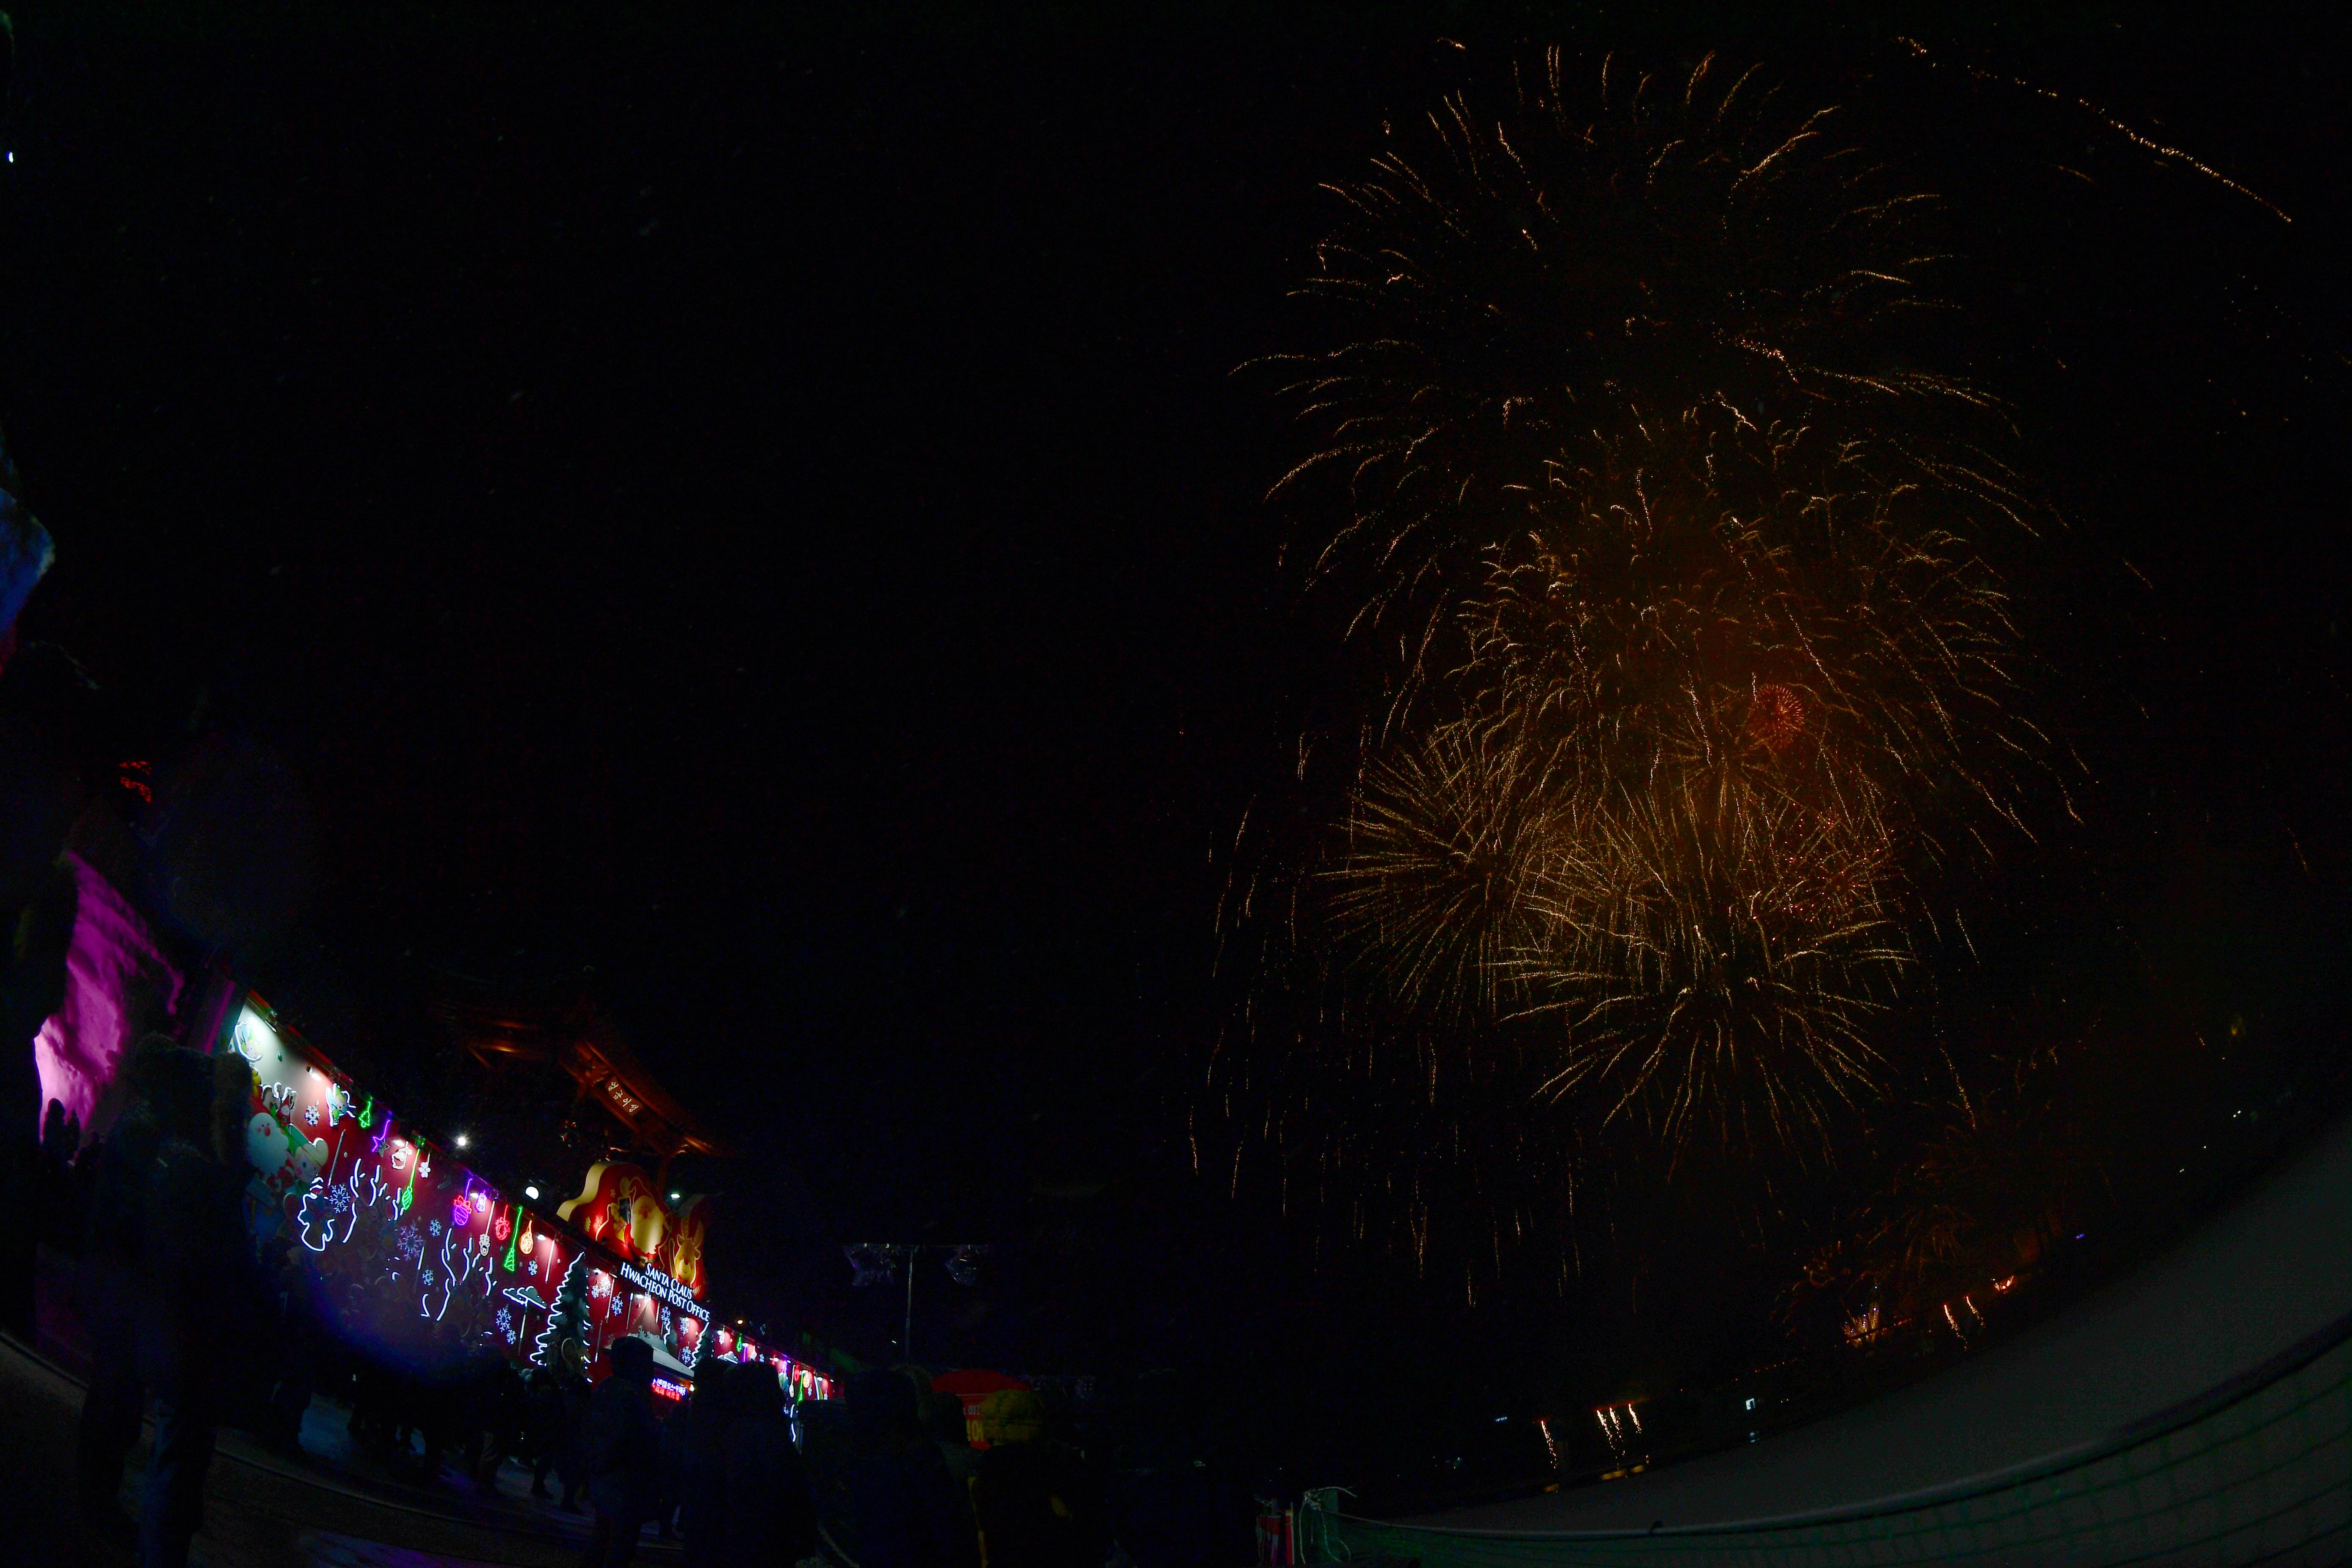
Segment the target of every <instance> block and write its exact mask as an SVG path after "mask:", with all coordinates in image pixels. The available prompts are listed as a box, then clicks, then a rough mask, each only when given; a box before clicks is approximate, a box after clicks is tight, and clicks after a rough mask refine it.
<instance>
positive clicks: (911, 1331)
mask: <svg viewBox="0 0 2352 1568" xmlns="http://www.w3.org/2000/svg"><path fill="white" fill-rule="evenodd" d="M922 1250H923V1249H922V1247H919V1246H917V1247H908V1248H907V1327H906V1331H904V1332H903V1333H901V1334H900V1335H899V1336H898V1352H899V1359H900V1360H902V1361H905V1362H907V1363H909V1364H911V1363H913V1361H914V1359H915V1258H916V1255H917V1254H918V1253H919V1252H921V1251H922Z"/></svg>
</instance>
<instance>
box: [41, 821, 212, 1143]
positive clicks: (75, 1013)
mask: <svg viewBox="0 0 2352 1568" xmlns="http://www.w3.org/2000/svg"><path fill="white" fill-rule="evenodd" d="M67 859H68V860H69V861H70V862H71V863H72V865H73V873H74V882H75V885H76V887H77V889H78V890H79V894H80V902H79V906H78V907H77V908H76V909H75V910H74V933H73V946H72V949H71V950H70V952H68V954H67V957H66V999H65V1004H64V1005H62V1006H61V1007H59V1008H58V1011H57V1013H56V1015H55V1016H53V1017H51V1018H50V1019H49V1021H48V1022H47V1023H46V1024H43V1025H42V1026H41V1032H40V1034H39V1036H38V1037H36V1038H35V1040H34V1042H33V1057H34V1060H35V1061H36V1062H37V1065H38V1066H39V1068H40V1070H41V1110H42V1113H43V1114H44V1115H46V1114H47V1111H48V1105H49V1101H51V1100H56V1101H58V1103H59V1104H61V1105H63V1106H64V1107H65V1108H66V1114H67V1115H68V1116H72V1117H77V1118H79V1120H80V1121H81V1126H82V1133H83V1136H85V1137H87V1136H89V1134H90V1133H92V1132H96V1131H102V1129H101V1128H100V1126H98V1125H97V1118H98V1113H99V1111H100V1109H101V1108H102V1109H103V1110H105V1112H106V1119H107V1120H109V1121H111V1120H112V1119H113V1115H114V1111H115V1108H116V1102H117V1100H118V1099H119V1097H117V1096H111V1095H109V1094H108V1093H107V1092H106V1091H107V1090H108V1089H110V1088H111V1087H112V1085H113V1083H114V1075H115V1072H116V1069H117V1068H119V1067H120V1066H121V1061H122V1054H123V1052H124V1051H126V1050H128V1049H129V1048H130V1047H131V1038H130V1035H131V1028H132V1027H133V1024H132V1021H131V1018H130V1017H129V1016H128V1014H129V1011H130V1007H129V1005H128V997H129V994H130V992H131V986H132V983H133V982H134V981H142V980H143V981H144V982H145V984H146V986H147V988H148V989H150V990H151V991H152V993H153V994H154V996H155V998H156V1000H157V1001H159V1002H160V1003H162V1004H163V1005H164V1006H165V1007H166V1008H171V1007H173V1006H174V1005H177V1003H178V1000H179V995H180V984H181V977H180V972H179V971H178V970H176V969H174V968H173V967H172V965H171V964H170V963H167V962H165V960H164V958H163V951H162V949H161V947H160V946H159V945H158V944H157V942H156V941H155V938H154V936H153V935H152V933H151V932H150V931H148V929H147V922H146V921H142V920H141V919H140V918H139V915H138V913H137V912H136V911H135V910H132V909H131V906H130V905H129V904H128V903H126V902H124V901H123V898H122V895H121V894H120V893H118V892H116V891H115V890H114V887H113V884H111V883H110V882H109V881H108V880H107V879H105V878H104V877H101V876H100V875H99V874H98V873H97V872H96V871H95V870H93V869H91V868H90V866H89V863H88V862H87V861H85V860H83V859H82V858H81V857H80V856H79V855H70V854H69V855H68V856H67Z"/></svg>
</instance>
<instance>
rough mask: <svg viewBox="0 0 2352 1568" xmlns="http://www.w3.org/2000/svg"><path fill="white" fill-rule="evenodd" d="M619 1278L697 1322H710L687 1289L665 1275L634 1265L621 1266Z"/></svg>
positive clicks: (700, 1305)
mask: <svg viewBox="0 0 2352 1568" xmlns="http://www.w3.org/2000/svg"><path fill="white" fill-rule="evenodd" d="M621 1278H622V1279H625V1280H627V1281H628V1282H629V1283H630V1284H632V1285H635V1287H636V1288H637V1289H640V1290H643V1291H644V1292H645V1293H646V1295H648V1296H653V1297H656V1298H657V1299H659V1300H663V1301H667V1302H668V1303H669V1304H670V1305H671V1306H673V1307H675V1308H677V1310H679V1311H681V1312H684V1313H686V1314H687V1315H688V1317H691V1318H693V1319H695V1320H696V1321H698V1322H705V1323H707V1322H709V1321H710V1313H709V1310H708V1309H707V1308H705V1307H704V1306H703V1305H702V1303H701V1302H699V1301H697V1300H695V1299H694V1295H693V1293H692V1292H691V1291H689V1290H688V1289H687V1288H686V1287H685V1286H683V1285H681V1284H679V1283H678V1282H677V1280H675V1279H671V1278H670V1277H669V1276H668V1275H667V1274H656V1273H655V1272H654V1271H653V1270H652V1269H650V1268H639V1267H637V1265H635V1264H634V1263H624V1264H622V1265H621Z"/></svg>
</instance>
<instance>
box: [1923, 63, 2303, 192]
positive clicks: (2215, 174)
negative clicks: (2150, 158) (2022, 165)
mask: <svg viewBox="0 0 2352 1568" xmlns="http://www.w3.org/2000/svg"><path fill="white" fill-rule="evenodd" d="M1901 41H1902V42H1903V43H1904V44H1905V45H1906V46H1907V47H1909V48H1910V50H1911V51H1912V53H1914V54H1915V55H1916V56H1918V57H1919V58H1921V59H1924V60H1927V61H1928V62H1929V63H1930V64H1932V65H1939V66H1940V65H1941V64H1942V63H1943V62H1942V61H1941V60H1939V59H1937V58H1936V57H1935V55H1934V54H1933V53H1931V52H1930V51H1929V49H1928V48H1927V45H1925V44H1923V43H1921V42H1920V41H1919V40H1918V39H1916V38H1905V39H1902V40H1901ZM1967 70H1968V73H1969V76H1970V77H1972V78H1974V79H1976V80H1978V81H1997V82H2000V83H2001V84H2002V85H2003V86H2005V87H2013V88H2015V89H2018V90H2019V91H2020V92H2028V93H2032V95H2033V96H2034V97H2036V98H2041V99H2047V100H2049V101H2050V102H2052V103H2054V104H2057V105H2059V106H2060V107H2062V108H2073V109H2079V110H2082V111H2083V112H2084V113H2085V114H2087V115H2089V116H2090V117H2091V118H2092V119H2094V120H2095V121H2098V122H2099V123H2100V124H2102V125H2104V126H2105V127H2106V128H2107V129H2108V130H2110V131H2112V132H2115V133H2116V135H2118V136H2120V137H2122V138H2123V139H2124V140H2125V141H2126V142H2130V143H2132V145H2134V146H2136V147H2138V148H2141V149H2142V150H2144V151H2146V152H2149V153H2155V154H2156V155H2157V156H2158V157H2159V158H2162V159H2164V160H2166V161H2167V162H2168V163H2179V164H2180V165H2181V166H2182V167H2184V168H2187V169H2192V170H2194V171H2196V172H2197V173H2198V174H2202V175H2204V176H2205V177H2206V178H2207V179H2209V180H2210V181H2212V182H2213V183H2214V184H2218V185H2221V186H2223V187H2225V188H2227V189H2229V190H2232V191H2235V192H2237V193H2238V194H2239V195H2242V196H2243V197H2245V198H2246V199H2247V200H2248V201H2250V202H2252V203H2253V204H2254V205H2256V206H2258V207H2261V208H2262V209H2263V211H2264V212H2267V213H2269V214H2270V215H2271V216H2273V217H2274V218H2276V219H2278V220H2279V222H2281V223H2286V224H2291V223H2293V222H2294V218H2293V217H2291V216H2288V214H2287V211H2286V209H2285V208H2284V207H2282V206H2280V205H2278V204H2277V203H2276V202H2273V201H2272V200H2271V199H2270V198H2269V197H2267V196H2265V195H2263V194H2262V193H2261V192H2260V191H2256V190H2253V189H2251V188H2249V187H2248V186H2245V185H2242V184H2239V183H2238V182H2237V181H2235V180H2233V179H2231V178H2230V176H2229V175H2227V174H2223V173H2221V170H2219V169H2216V168H2214V167H2213V166H2212V165H2211V164H2210V163H2204V162H2202V161H2200V159H2199V158H2198V157H2197V156H2196V155H2195V154H2194V153H2189V152H2188V151H2187V150H2186V149H2184V148H2179V147H2174V146H2169V145H2168V144H2167V143H2165V142H2158V140H2156V139H2155V138H2154V137H2152V136H2149V135H2147V133H2145V132H2139V131H2135V130H2133V129H2132V128H2131V127H2130V126H2128V125H2126V124H2125V123H2124V122H2123V121H2120V120H2117V119H2116V117H2115V116H2114V115H2112V114H2110V113H2108V112H2107V111H2106V110H2104V109H2101V108H2100V107H2099V106H2098V105H2097V104H2095V103H2093V102H2092V101H2091V100H2089V99H2087V98H2076V97H2070V96H2069V95H2067V94H2065V93H2063V92H2057V91H2053V89H2049V88H2046V87H2038V86H2036V85H2035V84H2033V83H2032V82H2030V81H2027V80H2026V79H2024V78H2022V77H2014V76H2005V75H2002V74H2001V73H2000V72H1999V71H1989V70H1982V69H1979V68H1977V67H1975V66H1969V67H1968V68H1967Z"/></svg>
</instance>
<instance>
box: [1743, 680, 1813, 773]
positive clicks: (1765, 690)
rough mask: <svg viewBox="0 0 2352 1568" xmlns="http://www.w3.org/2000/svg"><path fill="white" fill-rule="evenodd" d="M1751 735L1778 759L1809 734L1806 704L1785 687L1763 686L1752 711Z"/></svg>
mask: <svg viewBox="0 0 2352 1568" xmlns="http://www.w3.org/2000/svg"><path fill="white" fill-rule="evenodd" d="M1804 732H1805V702H1804V699H1802V698H1801V697H1799V696H1798V695H1797V694H1796V693H1795V692H1794V691H1791V690H1790V689H1788V688H1787V687H1785V686H1759V687H1758V688H1757V689H1756V697H1755V700H1753V701H1752V702H1751V703H1749V705H1748V734H1750V735H1752V736H1754V737H1755V739H1756V743H1757V744H1758V745H1759V746H1762V747H1763V748H1764V749H1765V750H1766V751H1768V752H1771V753H1772V754H1773V755H1774V756H1776V757H1777V756H1779V755H1780V753H1781V752H1785V751H1787V750H1788V749H1789V748H1790V746H1791V745H1793V744H1795V742H1796V740H1797V737H1798V736H1800V735H1801V734H1803V733H1804Z"/></svg>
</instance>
